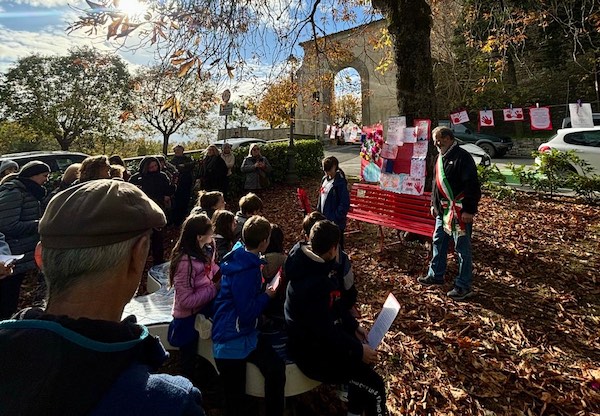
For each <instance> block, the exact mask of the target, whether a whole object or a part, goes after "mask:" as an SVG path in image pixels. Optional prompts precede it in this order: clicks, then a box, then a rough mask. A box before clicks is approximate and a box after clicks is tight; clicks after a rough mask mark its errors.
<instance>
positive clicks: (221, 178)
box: [200, 144, 227, 193]
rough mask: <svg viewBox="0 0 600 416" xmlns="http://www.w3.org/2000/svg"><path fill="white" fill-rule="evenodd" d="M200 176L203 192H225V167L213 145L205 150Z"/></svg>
mask: <svg viewBox="0 0 600 416" xmlns="http://www.w3.org/2000/svg"><path fill="white" fill-rule="evenodd" d="M200 174H201V176H202V187H203V188H204V190H205V191H220V192H223V193H224V192H225V181H226V178H227V165H226V164H225V161H224V160H223V158H222V157H221V155H220V153H219V149H218V148H217V146H215V145H214V144H211V145H210V146H208V147H207V148H206V156H205V157H204V160H203V161H202V168H201V170H200Z"/></svg>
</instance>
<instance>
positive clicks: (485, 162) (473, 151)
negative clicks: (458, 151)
mask: <svg viewBox="0 0 600 416" xmlns="http://www.w3.org/2000/svg"><path fill="white" fill-rule="evenodd" d="M456 141H457V142H458V145H459V146H460V147H461V148H462V149H465V150H466V151H467V152H469V154H470V155H471V157H472V158H473V160H474V161H475V164H476V165H481V166H484V167H488V166H491V165H492V158H491V157H490V155H488V154H487V152H486V151H485V150H483V149H482V148H481V147H479V146H477V145H476V144H473V143H465V142H463V141H462V140H460V139H456Z"/></svg>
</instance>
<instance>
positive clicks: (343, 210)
mask: <svg viewBox="0 0 600 416" xmlns="http://www.w3.org/2000/svg"><path fill="white" fill-rule="evenodd" d="M323 172H324V173H325V176H323V179H321V188H320V189H319V199H318V201H317V211H319V212H320V213H322V214H323V215H325V218H327V219H328V220H329V221H333V222H334V223H335V224H336V225H337V226H338V227H339V229H340V231H341V240H340V246H341V247H342V249H343V247H344V230H345V229H346V222H347V215H348V210H349V209H350V194H349V192H348V181H347V180H346V175H345V174H344V171H343V170H341V169H340V162H339V161H338V160H337V158H336V157H335V156H328V157H326V158H325V159H323Z"/></svg>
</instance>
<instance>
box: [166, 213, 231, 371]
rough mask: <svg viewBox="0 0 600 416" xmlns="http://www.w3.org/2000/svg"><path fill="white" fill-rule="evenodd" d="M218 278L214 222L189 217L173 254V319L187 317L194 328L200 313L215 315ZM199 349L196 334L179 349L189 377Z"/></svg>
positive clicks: (182, 364) (202, 215)
mask: <svg viewBox="0 0 600 416" xmlns="http://www.w3.org/2000/svg"><path fill="white" fill-rule="evenodd" d="M219 278H220V272H219V266H218V265H217V264H216V263H215V245H214V241H213V226H212V223H211V221H210V219H209V218H208V217H207V216H206V215H204V214H200V215H190V216H189V217H188V218H187V219H186V220H185V222H184V223H183V225H182V227H181V235H180V236H179V240H177V243H176V244H175V247H173V252H172V254H171V267H170V274H169V282H170V284H171V286H172V287H174V288H175V301H174V303H173V311H172V315H173V318H175V319H181V320H183V319H184V318H188V320H187V321H188V322H189V325H193V322H194V321H195V318H193V317H195V316H196V315H197V314H198V313H202V314H204V315H205V316H212V304H213V300H214V298H215V297H216V296H217V292H218V291H219V283H220V282H219ZM186 342H187V341H186ZM197 349H198V333H197V332H195V334H194V337H193V339H192V340H191V341H190V342H189V343H187V344H186V345H184V346H181V347H180V352H181V371H182V372H183V373H184V375H186V376H188V377H191V376H192V375H193V374H192V373H193V368H194V362H195V359H196V354H197Z"/></svg>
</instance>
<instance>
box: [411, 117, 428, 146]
mask: <svg viewBox="0 0 600 416" xmlns="http://www.w3.org/2000/svg"><path fill="white" fill-rule="evenodd" d="M415 128H416V129H417V141H418V142H420V141H427V140H429V137H430V136H431V120H428V119H416V120H415Z"/></svg>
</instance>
